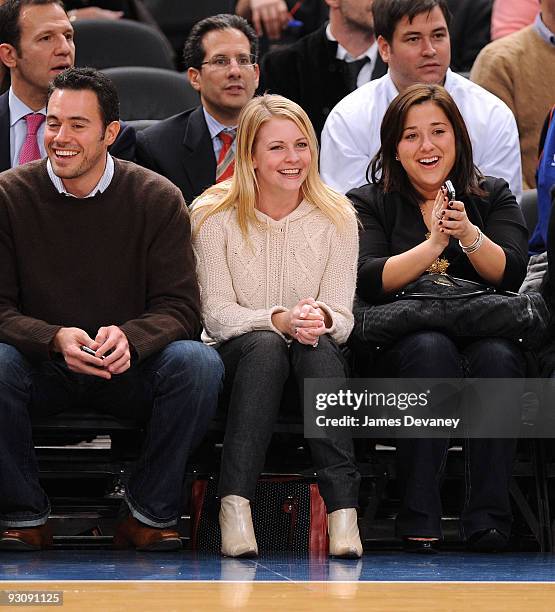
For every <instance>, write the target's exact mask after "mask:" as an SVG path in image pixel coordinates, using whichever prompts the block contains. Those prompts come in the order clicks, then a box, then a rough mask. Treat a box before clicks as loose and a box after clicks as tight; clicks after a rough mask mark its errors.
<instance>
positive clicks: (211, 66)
mask: <svg viewBox="0 0 555 612" xmlns="http://www.w3.org/2000/svg"><path fill="white" fill-rule="evenodd" d="M257 53H258V40H257V38H256V34H255V32H254V30H253V29H252V28H251V26H249V24H248V23H247V22H246V21H245V20H244V19H243V18H242V17H238V16H237V15H215V16H213V17H208V18H206V19H203V20H202V21H199V23H197V24H196V25H195V26H194V27H193V29H192V30H191V33H190V35H189V38H188V39H187V42H186V43H185V49H184V57H185V63H186V65H187V66H188V77H189V81H190V83H191V84H192V86H193V87H194V88H195V89H196V90H197V91H198V92H199V94H200V99H201V105H200V106H197V107H196V108H192V109H189V110H186V111H185V112H183V113H180V114H178V115H175V116H173V117H170V118H169V119H165V120H164V121H160V122H159V123H158V124H156V125H154V126H151V127H149V128H147V129H145V130H143V131H142V132H138V134H137V149H136V161H137V162H138V163H139V164H141V165H143V166H146V167H147V168H150V169H151V170H154V171H155V172H158V173H159V174H162V175H163V176H165V177H166V178H168V179H170V181H172V182H173V183H174V184H175V185H177V186H178V187H179V188H180V189H181V191H182V193H183V197H184V198H185V201H186V202H187V204H191V203H192V201H193V200H194V198H195V197H196V196H198V195H200V194H201V193H202V192H203V191H204V190H205V189H206V188H207V187H209V186H210V185H213V184H214V183H216V182H219V181H222V180H225V179H226V178H229V177H230V176H231V175H232V174H233V165H234V157H235V131H236V128H237V122H238V119H239V113H240V112H241V109H242V108H243V106H245V104H246V103H247V102H248V101H249V100H250V99H251V98H252V97H253V95H254V92H255V91H256V87H257V85H258V75H259V70H258V64H257V63H256V61H257Z"/></svg>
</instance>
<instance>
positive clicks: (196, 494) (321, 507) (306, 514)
mask: <svg viewBox="0 0 555 612" xmlns="http://www.w3.org/2000/svg"><path fill="white" fill-rule="evenodd" d="M216 489H217V487H216V480H215V479H214V478H208V479H207V480H204V479H199V480H195V482H194V483H193V491H192V508H191V520H192V534H191V541H192V548H193V550H202V551H209V552H219V551H220V548H221V534H220V526H219V524H218V513H219V510H220V498H219V497H217V495H216ZM252 520H253V525H254V532H255V535H256V541H257V543H258V548H259V551H260V552H276V551H290V552H299V553H301V552H302V553H306V552H308V553H310V554H314V555H324V554H327V549H328V529H327V527H328V525H327V513H326V506H325V504H324V500H323V499H322V497H321V496H320V492H319V491H318V485H317V484H316V483H315V482H310V481H309V480H307V479H306V478H303V477H300V476H274V477H270V478H261V479H259V481H258V483H257V485H256V492H255V498H254V502H253V504H252Z"/></svg>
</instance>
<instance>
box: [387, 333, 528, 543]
mask: <svg viewBox="0 0 555 612" xmlns="http://www.w3.org/2000/svg"><path fill="white" fill-rule="evenodd" d="M381 363H382V368H383V370H381V373H382V375H385V376H391V377H398V378H461V377H463V376H467V377H470V378H524V376H525V374H526V364H525V360H524V356H523V355H522V353H521V351H520V349H519V348H518V346H517V345H516V344H514V343H513V342H511V341H509V340H504V339H501V338H485V339H480V340H475V341H472V342H469V343H466V342H465V343H460V344H459V346H458V345H457V343H456V342H455V341H454V340H453V339H451V338H449V337H447V336H446V335H444V334H442V333H439V332H433V331H426V332H419V333H415V334H411V335H409V336H407V337H405V338H403V339H402V340H399V341H398V342H397V343H396V344H395V345H394V346H392V347H391V348H390V349H389V350H387V351H386V352H385V354H384V358H383V360H382V362H381ZM499 393H500V394H503V393H505V394H506V398H505V400H504V401H505V406H506V408H507V411H508V412H509V411H514V410H517V409H518V398H515V396H514V390H512V389H510V390H504V389H499ZM448 448H449V440H445V439H428V440H425V439H417V440H416V439H399V440H397V463H398V478H399V482H400V485H401V490H402V499H401V510H400V512H399V514H398V516H397V523H396V529H397V534H398V535H399V536H400V537H406V536H416V537H418V536H420V537H438V538H439V537H441V528H440V522H441V514H442V509H441V497H440V481H441V477H442V472H443V468H444V467H445V461H446V459H447V450H448ZM515 450H516V440H508V439H469V440H466V441H465V484H466V496H465V504H464V508H463V511H462V513H461V528H462V534H463V537H469V536H470V535H472V534H473V533H475V532H477V531H480V530H482V529H491V528H495V529H498V530H499V531H500V532H501V533H503V534H505V535H506V536H509V533H510V530H511V522H512V516H511V505H510V498H509V484H510V480H511V474H512V465H513V458H514V454H515Z"/></svg>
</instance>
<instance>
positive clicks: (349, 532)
mask: <svg viewBox="0 0 555 612" xmlns="http://www.w3.org/2000/svg"><path fill="white" fill-rule="evenodd" d="M328 533H329V536H330V555H331V556H332V557H343V558H345V559H358V558H359V557H361V556H362V542H361V541H360V534H359V532H358V523H357V511H356V508H342V509H341V510H336V511H335V512H332V513H331V514H328Z"/></svg>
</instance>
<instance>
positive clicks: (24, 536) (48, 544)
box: [0, 523, 52, 552]
mask: <svg viewBox="0 0 555 612" xmlns="http://www.w3.org/2000/svg"><path fill="white" fill-rule="evenodd" d="M45 548H52V532H51V530H50V526H49V525H48V523H45V524H44V525H39V526H38V527H11V528H10V529H4V530H2V531H1V532H0V550H11V551H22V552H26V551H33V550H43V549H45Z"/></svg>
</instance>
